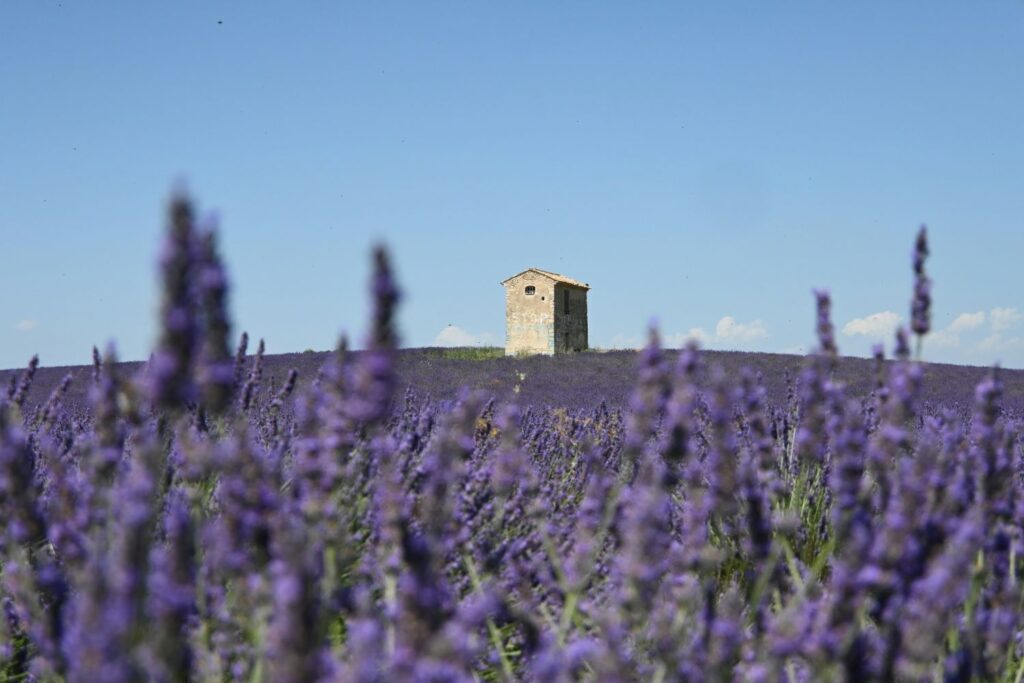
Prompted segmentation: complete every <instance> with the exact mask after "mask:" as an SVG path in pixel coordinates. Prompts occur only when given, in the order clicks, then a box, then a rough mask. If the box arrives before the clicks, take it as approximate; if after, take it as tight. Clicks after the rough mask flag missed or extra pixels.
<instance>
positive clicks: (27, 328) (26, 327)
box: [14, 320, 39, 332]
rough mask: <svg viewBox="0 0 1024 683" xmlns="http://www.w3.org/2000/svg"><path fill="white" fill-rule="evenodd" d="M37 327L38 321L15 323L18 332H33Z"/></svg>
mask: <svg viewBox="0 0 1024 683" xmlns="http://www.w3.org/2000/svg"><path fill="white" fill-rule="evenodd" d="M37 325H39V321H37V320H19V321H18V322H16V323H14V329H15V330H17V331H18V332H31V331H32V330H34V329H35V328H36V326H37Z"/></svg>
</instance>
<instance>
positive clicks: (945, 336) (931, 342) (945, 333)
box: [925, 314, 967, 349]
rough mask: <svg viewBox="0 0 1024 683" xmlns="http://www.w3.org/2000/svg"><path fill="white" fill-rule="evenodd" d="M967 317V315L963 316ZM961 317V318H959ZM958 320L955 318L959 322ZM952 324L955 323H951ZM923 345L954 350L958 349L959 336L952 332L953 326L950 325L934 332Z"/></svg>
mask: <svg viewBox="0 0 1024 683" xmlns="http://www.w3.org/2000/svg"><path fill="white" fill-rule="evenodd" d="M965 315H967V314H965ZM961 317H962V316H961ZM959 319H960V318H957V320H959ZM953 322H954V324H955V323H956V321H953ZM925 343H926V344H927V345H928V346H938V347H940V348H947V349H955V348H959V347H960V335H959V334H958V333H957V332H955V331H954V330H953V325H950V326H949V327H948V328H946V329H944V330H935V331H934V332H932V333H931V334H929V335H928V337H927V339H926V340H925Z"/></svg>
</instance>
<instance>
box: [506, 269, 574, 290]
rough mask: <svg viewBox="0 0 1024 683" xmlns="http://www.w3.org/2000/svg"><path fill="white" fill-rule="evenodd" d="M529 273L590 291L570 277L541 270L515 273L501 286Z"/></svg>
mask: <svg viewBox="0 0 1024 683" xmlns="http://www.w3.org/2000/svg"><path fill="white" fill-rule="evenodd" d="M529 271H533V272H534V273H540V274H541V275H544V276H545V277H549V278H551V279H552V280H554V281H555V282H562V283H565V284H567V285H572V286H573V287H582V288H583V289H590V285H588V284H587V283H586V282H580V281H579V280H573V279H572V278H571V277H566V276H565V275H559V274H558V273H552V272H551V271H550V270H541V269H540V268H527V269H526V270H524V271H521V272H518V273H516V274H515V275H513V276H512V277H510V278H506V279H504V280H502V281H501V284H505V283H506V282H508V281H509V280H511V279H512V278H517V277H519V276H520V275H522V274H523V273H526V272H529Z"/></svg>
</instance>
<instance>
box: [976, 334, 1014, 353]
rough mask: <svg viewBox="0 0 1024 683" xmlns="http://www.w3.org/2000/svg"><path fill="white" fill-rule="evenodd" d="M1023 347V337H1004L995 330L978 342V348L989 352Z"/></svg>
mask: <svg viewBox="0 0 1024 683" xmlns="http://www.w3.org/2000/svg"><path fill="white" fill-rule="evenodd" d="M1020 348H1024V339H1022V338H1020V337H1004V336H1003V335H1001V334H999V333H998V332H996V333H995V334H990V335H989V336H987V337H985V338H984V339H982V340H981V341H980V342H978V349H979V350H981V351H987V352H990V353H999V352H1006V351H1014V350H1016V349H1020Z"/></svg>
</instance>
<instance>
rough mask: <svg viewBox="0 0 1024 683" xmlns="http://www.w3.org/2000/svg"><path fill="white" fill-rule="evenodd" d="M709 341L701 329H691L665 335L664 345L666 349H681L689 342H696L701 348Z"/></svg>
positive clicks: (706, 334)
mask: <svg viewBox="0 0 1024 683" xmlns="http://www.w3.org/2000/svg"><path fill="white" fill-rule="evenodd" d="M709 339H710V337H709V335H708V333H707V332H706V331H705V330H704V328H703V327H691V328H690V329H689V330H688V331H686V332H677V333H676V334H668V335H665V342H664V345H665V347H666V348H670V349H672V348H682V347H684V346H686V345H687V344H689V343H690V342H691V341H694V342H697V343H698V344H700V345H701V346H704V345H705V344H707V343H708V340H709Z"/></svg>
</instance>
